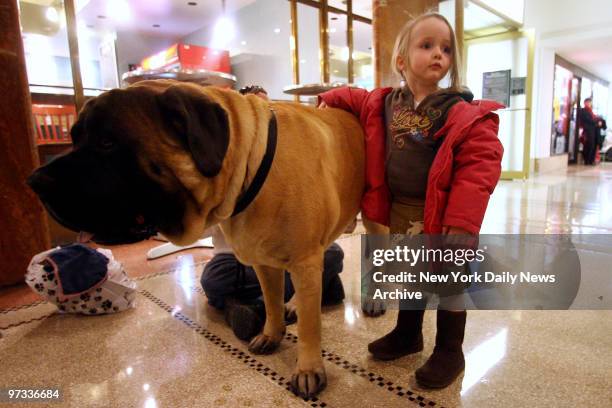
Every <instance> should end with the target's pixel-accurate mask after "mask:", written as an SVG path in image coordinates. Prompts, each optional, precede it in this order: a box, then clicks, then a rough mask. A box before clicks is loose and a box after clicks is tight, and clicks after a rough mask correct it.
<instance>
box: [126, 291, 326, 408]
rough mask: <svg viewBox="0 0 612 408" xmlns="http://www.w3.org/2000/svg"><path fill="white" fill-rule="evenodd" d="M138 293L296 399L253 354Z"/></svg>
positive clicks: (313, 401) (314, 402) (313, 403)
mask: <svg viewBox="0 0 612 408" xmlns="http://www.w3.org/2000/svg"><path fill="white" fill-rule="evenodd" d="M138 292H139V293H140V294H141V295H143V296H144V297H145V298H147V299H148V300H150V301H151V302H153V303H155V304H156V305H157V306H159V307H160V308H161V309H162V310H164V311H166V312H167V313H170V315H171V316H172V317H173V318H174V319H176V320H179V321H180V322H182V323H183V324H185V325H186V326H187V327H189V328H190V329H192V330H194V331H195V332H196V333H198V334H200V335H202V336H204V338H205V339H206V340H208V341H210V342H212V343H213V344H214V345H216V346H218V347H220V348H221V349H222V350H223V351H225V352H226V353H230V354H231V356H232V357H234V358H236V359H238V360H239V361H242V363H244V364H246V365H247V366H248V367H249V368H251V369H252V370H254V371H256V372H258V373H259V374H261V375H263V376H264V377H266V378H268V379H269V380H271V381H272V382H273V383H275V384H276V385H278V386H280V387H282V388H285V389H286V390H287V391H288V392H289V393H290V394H291V396H292V397H295V395H294V394H293V392H291V387H290V384H291V382H290V381H289V379H287V378H285V377H282V376H280V375H279V374H278V373H277V372H276V371H274V370H272V369H271V368H270V367H267V366H266V365H264V364H263V363H261V362H260V361H258V360H257V359H255V358H254V357H253V356H252V355H251V354H249V353H247V352H245V351H242V350H240V349H239V348H237V347H234V346H232V345H231V344H229V343H228V342H226V341H225V340H223V339H222V338H220V337H219V336H217V335H216V334H214V333H212V332H210V331H209V330H207V329H205V328H204V327H202V326H200V325H199V324H198V323H196V322H194V321H193V320H192V319H190V318H189V317H188V316H186V315H184V314H183V313H181V312H179V311H176V310H175V309H174V308H173V307H172V306H170V305H169V304H167V303H166V302H164V301H163V300H161V299H160V298H158V297H157V296H155V295H153V294H152V293H151V292H149V291H148V290H146V289H141V290H139V291H138ZM295 398H299V397H295ZM299 399H301V400H302V401H304V402H305V403H307V404H308V406H310V407H313V408H317V407H320V408H325V407H329V404H327V403H326V402H323V401H322V400H320V399H319V398H316V397H314V398H309V399H304V398H299Z"/></svg>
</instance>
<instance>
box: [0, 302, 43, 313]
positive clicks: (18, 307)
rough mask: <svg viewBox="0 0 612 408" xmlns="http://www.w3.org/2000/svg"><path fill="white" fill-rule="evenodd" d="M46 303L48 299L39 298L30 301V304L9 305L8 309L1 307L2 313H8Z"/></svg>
mask: <svg viewBox="0 0 612 408" xmlns="http://www.w3.org/2000/svg"><path fill="white" fill-rule="evenodd" d="M44 303H47V301H46V300H37V301H36V302H33V303H28V304H25V305H21V306H14V307H9V308H7V309H0V315H2V314H7V313H10V312H17V311H19V310H23V309H29V308H31V307H34V306H38V305H42V304H44Z"/></svg>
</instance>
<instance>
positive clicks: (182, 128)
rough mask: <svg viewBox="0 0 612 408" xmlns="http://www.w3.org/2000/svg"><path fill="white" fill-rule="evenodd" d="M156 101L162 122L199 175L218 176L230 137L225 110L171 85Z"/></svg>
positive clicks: (205, 99) (186, 90) (188, 90)
mask: <svg viewBox="0 0 612 408" xmlns="http://www.w3.org/2000/svg"><path fill="white" fill-rule="evenodd" d="M158 100H159V104H160V107H161V111H162V114H163V116H164V119H165V120H166V121H167V123H168V124H169V126H170V127H172V129H173V130H174V133H175V134H176V135H177V136H178V137H179V138H180V139H181V142H182V143H183V144H184V146H185V147H186V148H187V149H188V150H189V151H190V152H191V155H192V157H193V161H194V162H195V165H196V167H197V168H198V170H199V171H200V173H202V174H203V175H204V176H206V177H214V176H216V175H217V174H219V172H220V171H221V166H222V164H223V158H224V157H225V153H226V152H227V147H228V144H229V136H230V135H229V121H228V118H227V113H226V112H225V110H224V109H223V108H222V107H221V106H220V105H219V104H217V103H215V102H214V101H212V100H211V99H210V98H208V97H207V96H206V95H204V94H203V93H198V92H194V91H192V90H190V89H188V88H185V87H181V86H171V87H170V88H168V89H167V90H165V91H164V92H163V93H162V94H160V95H159V96H158Z"/></svg>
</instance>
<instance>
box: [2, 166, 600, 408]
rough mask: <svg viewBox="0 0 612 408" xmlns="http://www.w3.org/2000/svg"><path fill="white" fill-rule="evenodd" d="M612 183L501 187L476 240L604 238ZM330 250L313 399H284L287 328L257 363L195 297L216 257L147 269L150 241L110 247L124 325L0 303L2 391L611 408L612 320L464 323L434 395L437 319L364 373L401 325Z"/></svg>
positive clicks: (95, 397)
mask: <svg viewBox="0 0 612 408" xmlns="http://www.w3.org/2000/svg"><path fill="white" fill-rule="evenodd" d="M611 181H612V165H609V164H606V165H602V166H599V167H596V168H585V167H577V168H572V169H570V171H569V173H568V174H560V175H555V174H553V175H546V176H538V177H534V178H532V179H530V180H528V181H526V182H520V181H514V182H501V183H500V185H499V187H498V188H497V190H496V191H495V193H494V195H493V197H492V199H491V204H490V206H489V211H488V213H487V216H486V219H485V224H484V227H483V232H486V233H557V232H559V233H567V232H572V233H604V234H609V233H612V202H611V201H610V197H612V182H611ZM338 242H339V244H340V245H341V246H342V248H343V249H344V251H345V252H346V260H345V269H344V272H343V273H342V275H341V276H342V279H343V281H344V284H345V288H346V292H347V300H346V301H345V302H344V304H343V305H340V306H335V307H332V308H327V309H325V310H324V316H323V348H324V351H323V356H324V359H325V361H326V367H327V372H328V380H329V381H328V382H329V385H328V388H327V389H326V390H325V391H324V392H323V393H322V394H321V395H320V398H318V399H315V400H310V401H304V400H302V399H299V398H297V397H294V396H293V395H292V394H291V393H290V392H289V391H288V390H287V386H286V382H287V379H288V378H289V377H290V374H291V370H292V368H293V365H294V362H295V357H296V344H295V342H296V339H297V337H296V335H297V333H296V328H295V327H294V326H290V327H289V330H288V333H287V335H286V338H285V340H284V342H283V343H282V345H281V348H280V350H279V351H278V352H277V353H276V354H273V355H271V356H254V355H251V354H250V353H249V352H248V351H247V347H246V344H244V343H242V342H240V341H239V340H237V339H236V338H235V337H234V336H233V334H232V333H231V331H230V330H229V329H228V328H227V327H226V326H225V324H224V321H223V317H222V316H221V314H220V313H218V312H217V311H215V310H214V309H213V308H211V307H210V306H208V305H207V303H206V298H205V296H204V295H203V293H202V291H201V289H200V287H199V283H198V282H199V280H198V277H199V275H200V273H201V271H202V265H203V263H204V262H205V261H206V260H207V259H209V258H210V256H211V253H210V250H206V249H200V250H192V251H185V252H182V253H178V254H173V255H170V256H167V257H165V258H161V259H158V260H154V261H146V258H145V254H146V252H147V250H148V249H150V248H151V247H152V246H155V245H158V244H159V243H158V242H155V241H150V242H145V243H140V244H136V245H132V246H124V247H114V248H112V249H113V252H114V254H115V257H116V258H118V259H119V260H120V261H122V262H123V263H124V266H125V268H126V269H127V271H128V273H129V274H130V275H132V276H134V277H136V278H137V279H138V286H139V293H140V294H139V297H138V304H137V307H136V308H135V309H134V310H132V311H129V312H124V313H119V314H116V315H110V316H97V317H82V316H74V315H61V314H58V313H57V312H56V308H55V307H54V306H52V305H50V304H48V303H45V302H42V301H40V300H39V299H38V298H37V297H36V296H35V295H33V294H31V293H30V292H29V290H27V289H25V288H23V287H17V288H11V289H10V290H3V291H2V292H0V332H1V333H2V335H3V337H2V338H1V339H0V361H1V362H2V370H0V388H3V387H21V388H23V387H47V388H48V387H60V388H61V389H62V392H63V401H62V402H60V403H57V404H53V405H52V406H58V407H59V406H73V407H98V406H99V407H108V406H116V407H148V408H152V407H191V406H203V407H213V406H215V407H220V406H226V407H238V406H245V407H271V406H276V407H293V406H295V407H306V406H311V407H324V406H327V407H361V406H370V407H395V406H397V407H399V406H403V407H405V406H435V407H439V406H444V407H457V406H465V407H497V406H499V407H517V406H518V407H520V406H543V407H544V406H545V407H550V406H554V407H574V406H597V407H603V406H612V400H611V395H610V389H612V380H611V376H610V374H611V372H612V371H611V367H612V361H611V358H612V357H611V356H612V340H611V338H610V333H612V312H609V311H554V312H551V311H470V312H468V323H467V329H466V339H465V347H464V349H465V352H466V359H467V364H466V365H467V368H466V371H465V374H464V375H463V376H462V377H461V378H460V379H459V380H458V381H456V382H455V383H454V384H452V385H451V386H450V387H448V388H447V389H444V390H440V391H432V390H426V389H422V388H419V387H418V386H417V384H416V382H415V380H414V370H415V369H416V368H417V367H419V366H420V365H421V364H422V363H423V362H424V361H425V359H426V358H427V357H428V354H429V353H430V352H431V349H432V347H433V341H434V335H435V314H434V313H432V312H427V313H426V315H425V316H426V317H425V323H424V333H425V351H424V352H423V353H420V354H417V355H413V356H408V357H405V358H402V359H399V360H396V361H392V362H379V361H374V360H372V359H371V358H370V357H369V356H368V353H367V351H366V344H367V343H368V342H369V341H371V340H372V339H374V338H377V337H378V336H380V335H382V334H383V333H385V332H387V331H388V330H389V329H390V328H391V327H392V325H393V323H394V318H395V312H393V311H391V312H388V313H387V314H386V315H384V316H383V317H380V318H377V319H370V318H365V317H364V316H362V314H361V310H360V307H359V288H360V285H359V245H360V239H359V236H358V235H356V234H353V235H350V236H342V237H341V238H340V239H339V240H338ZM0 403H1V402H0ZM19 406H27V404H24V403H22V404H20V405H19ZM32 406H41V405H40V403H38V404H37V403H32Z"/></svg>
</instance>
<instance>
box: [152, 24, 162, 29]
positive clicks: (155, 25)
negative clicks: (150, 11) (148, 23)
mask: <svg viewBox="0 0 612 408" xmlns="http://www.w3.org/2000/svg"><path fill="white" fill-rule="evenodd" d="M153 27H154V28H159V27H161V26H160V25H159V24H153Z"/></svg>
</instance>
